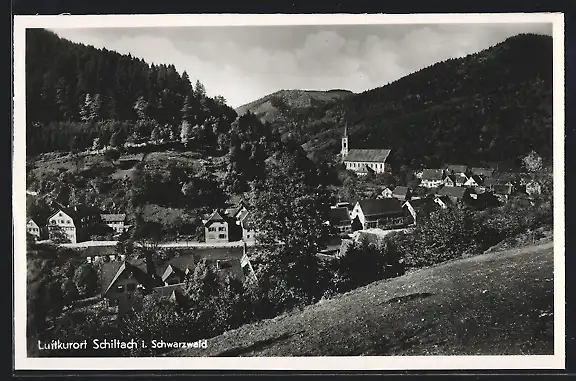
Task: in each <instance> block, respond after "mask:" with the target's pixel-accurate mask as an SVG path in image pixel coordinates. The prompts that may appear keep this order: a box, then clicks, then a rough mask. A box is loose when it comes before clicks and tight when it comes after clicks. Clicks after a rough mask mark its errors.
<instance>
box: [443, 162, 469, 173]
mask: <svg viewBox="0 0 576 381" xmlns="http://www.w3.org/2000/svg"><path fill="white" fill-rule="evenodd" d="M467 173H468V167H467V166H466V165H458V164H450V165H447V166H446V174H447V175H457V174H464V175H465V174H467Z"/></svg>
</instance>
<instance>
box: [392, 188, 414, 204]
mask: <svg viewBox="0 0 576 381" xmlns="http://www.w3.org/2000/svg"><path fill="white" fill-rule="evenodd" d="M392 197H394V198H395V199H397V200H400V201H407V200H410V198H411V197H412V190H410V188H408V187H402V186H397V187H396V188H394V191H393V192H392Z"/></svg>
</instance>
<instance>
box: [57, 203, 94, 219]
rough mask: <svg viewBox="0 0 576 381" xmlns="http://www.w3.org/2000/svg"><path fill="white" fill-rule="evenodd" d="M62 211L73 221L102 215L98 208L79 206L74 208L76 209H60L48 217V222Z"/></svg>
mask: <svg viewBox="0 0 576 381" xmlns="http://www.w3.org/2000/svg"><path fill="white" fill-rule="evenodd" d="M60 211H62V212H64V213H66V214H67V215H68V216H69V217H70V218H72V219H73V220H77V219H81V218H83V217H86V216H89V215H92V216H95V215H99V214H100V211H99V210H98V208H96V207H94V206H88V205H78V206H74V207H65V208H58V209H57V210H56V211H55V212H54V213H52V214H51V215H50V216H49V217H48V220H49V219H51V218H52V217H54V216H55V215H56V214H58V213H59V212H60Z"/></svg>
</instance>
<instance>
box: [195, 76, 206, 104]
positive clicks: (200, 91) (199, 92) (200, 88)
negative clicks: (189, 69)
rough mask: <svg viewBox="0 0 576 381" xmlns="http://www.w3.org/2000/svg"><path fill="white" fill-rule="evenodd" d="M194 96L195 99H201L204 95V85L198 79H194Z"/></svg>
mask: <svg viewBox="0 0 576 381" xmlns="http://www.w3.org/2000/svg"><path fill="white" fill-rule="evenodd" d="M194 96H195V97H196V98H197V99H202V98H205V97H206V87H204V85H203V84H202V82H200V80H199V79H198V80H196V84H195V85H194Z"/></svg>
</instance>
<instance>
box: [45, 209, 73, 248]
mask: <svg viewBox="0 0 576 381" xmlns="http://www.w3.org/2000/svg"><path fill="white" fill-rule="evenodd" d="M73 215H74V213H72V211H71V210H67V209H66V210H65V209H59V210H58V211H57V212H56V213H54V214H52V215H51V216H50V217H48V235H49V237H50V239H55V238H56V237H57V235H58V232H61V233H63V235H64V237H66V238H67V240H68V241H70V243H76V242H77V234H76V233H77V229H76V223H75V222H74V217H73Z"/></svg>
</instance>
